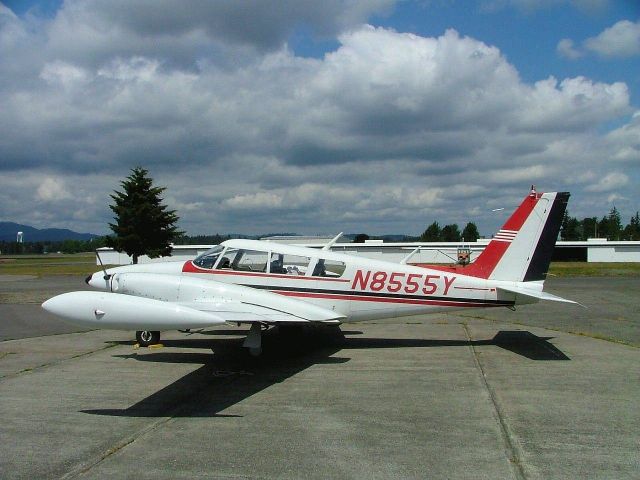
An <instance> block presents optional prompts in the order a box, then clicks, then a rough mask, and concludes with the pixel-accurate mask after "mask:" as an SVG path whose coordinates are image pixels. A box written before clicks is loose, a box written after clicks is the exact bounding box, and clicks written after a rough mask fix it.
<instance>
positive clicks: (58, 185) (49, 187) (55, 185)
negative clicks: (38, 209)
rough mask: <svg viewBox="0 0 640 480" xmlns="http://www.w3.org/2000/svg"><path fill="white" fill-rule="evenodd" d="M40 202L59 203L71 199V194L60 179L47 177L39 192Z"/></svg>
mask: <svg viewBox="0 0 640 480" xmlns="http://www.w3.org/2000/svg"><path fill="white" fill-rule="evenodd" d="M36 193H37V198H38V200H43V201H46V202H57V201H60V200H66V199H68V198H71V194H70V193H69V191H68V190H67V187H66V186H65V184H64V180H62V179H60V178H53V177H46V178H45V179H44V180H43V181H42V183H41V184H40V186H39V187H38V190H37V192H36Z"/></svg>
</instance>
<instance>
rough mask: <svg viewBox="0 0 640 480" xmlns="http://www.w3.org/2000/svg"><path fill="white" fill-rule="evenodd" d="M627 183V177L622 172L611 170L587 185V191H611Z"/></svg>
mask: <svg viewBox="0 0 640 480" xmlns="http://www.w3.org/2000/svg"><path fill="white" fill-rule="evenodd" d="M628 184H629V177H628V176H626V175H625V174H624V173H622V172H611V173H608V174H607V175H605V176H604V177H602V178H600V179H599V180H598V181H597V182H596V183H594V184H592V185H588V186H587V187H586V190H587V191H588V192H611V191H613V190H618V189H619V188H621V187H624V186H626V185H628Z"/></svg>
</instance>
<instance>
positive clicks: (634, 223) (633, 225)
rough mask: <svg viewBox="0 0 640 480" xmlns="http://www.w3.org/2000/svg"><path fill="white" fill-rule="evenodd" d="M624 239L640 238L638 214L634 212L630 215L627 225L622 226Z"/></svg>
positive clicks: (639, 216) (639, 218)
mask: <svg viewBox="0 0 640 480" xmlns="http://www.w3.org/2000/svg"><path fill="white" fill-rule="evenodd" d="M624 238H625V240H640V214H639V213H638V212H636V214H635V215H634V216H633V217H631V220H630V221H629V225H627V226H626V227H625V228H624Z"/></svg>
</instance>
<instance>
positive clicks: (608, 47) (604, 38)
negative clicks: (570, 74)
mask: <svg viewBox="0 0 640 480" xmlns="http://www.w3.org/2000/svg"><path fill="white" fill-rule="evenodd" d="M556 51H557V52H558V54H559V55H560V56H562V57H565V58H569V59H571V60H575V59H576V58H580V57H583V56H584V55H586V54H587V53H588V52H591V53H595V54H597V55H599V56H601V57H606V58H614V57H617V58H624V57H633V56H636V55H640V21H637V22H635V23H634V22H630V21H629V20H620V21H619V22H617V23H616V24H614V25H613V26H611V27H609V28H606V29H605V30H603V31H602V32H601V33H600V34H599V35H597V36H595V37H591V38H587V39H586V40H584V41H583V42H582V45H581V46H576V45H575V44H574V42H573V40H571V39H570V38H563V39H562V40H560V41H559V42H558V46H557V47H556Z"/></svg>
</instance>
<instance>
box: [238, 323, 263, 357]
mask: <svg viewBox="0 0 640 480" xmlns="http://www.w3.org/2000/svg"><path fill="white" fill-rule="evenodd" d="M242 346H243V347H245V348H248V349H249V353H250V354H251V356H252V357H259V356H260V354H262V325H261V324H260V323H258V322H254V323H252V324H251V329H250V330H249V334H248V335H247V338H245V339H244V343H243V344H242Z"/></svg>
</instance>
